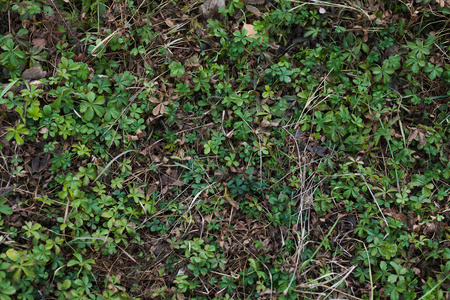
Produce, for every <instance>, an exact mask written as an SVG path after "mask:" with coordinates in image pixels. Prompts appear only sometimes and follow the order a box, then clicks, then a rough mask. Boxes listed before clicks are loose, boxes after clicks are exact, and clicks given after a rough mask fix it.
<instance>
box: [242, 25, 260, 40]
mask: <svg viewBox="0 0 450 300" xmlns="http://www.w3.org/2000/svg"><path fill="white" fill-rule="evenodd" d="M254 27H255V26H253V25H252V24H246V23H244V26H242V29H245V30H247V34H246V36H248V37H250V38H253V39H256V34H257V31H256V30H255V29H254Z"/></svg>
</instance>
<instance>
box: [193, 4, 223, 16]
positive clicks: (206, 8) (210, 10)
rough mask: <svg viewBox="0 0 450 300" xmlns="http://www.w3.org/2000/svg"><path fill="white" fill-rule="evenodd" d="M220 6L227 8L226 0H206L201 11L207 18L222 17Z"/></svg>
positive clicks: (201, 6)
mask: <svg viewBox="0 0 450 300" xmlns="http://www.w3.org/2000/svg"><path fill="white" fill-rule="evenodd" d="M220 8H223V9H225V0H206V1H205V2H204V3H203V4H202V5H200V8H199V11H200V14H202V16H203V17H204V18H205V19H214V18H218V17H220V14H219V9H220Z"/></svg>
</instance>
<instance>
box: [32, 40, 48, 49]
mask: <svg viewBox="0 0 450 300" xmlns="http://www.w3.org/2000/svg"><path fill="white" fill-rule="evenodd" d="M46 45H47V40H46V39H40V38H36V39H33V46H38V47H45V46H46Z"/></svg>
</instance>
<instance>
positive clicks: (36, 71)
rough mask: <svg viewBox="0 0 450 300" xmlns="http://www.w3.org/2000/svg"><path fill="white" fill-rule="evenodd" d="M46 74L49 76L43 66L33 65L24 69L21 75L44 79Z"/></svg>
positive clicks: (24, 77)
mask: <svg viewBox="0 0 450 300" xmlns="http://www.w3.org/2000/svg"><path fill="white" fill-rule="evenodd" d="M45 76H47V72H45V71H44V70H43V69H42V68H41V67H32V68H29V69H26V70H25V71H23V73H22V76H21V77H22V78H23V79H25V80H37V79H42V78H44V77H45Z"/></svg>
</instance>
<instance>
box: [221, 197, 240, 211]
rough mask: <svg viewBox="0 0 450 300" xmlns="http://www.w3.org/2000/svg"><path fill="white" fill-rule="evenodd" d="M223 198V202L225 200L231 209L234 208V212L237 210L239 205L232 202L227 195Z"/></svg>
mask: <svg viewBox="0 0 450 300" xmlns="http://www.w3.org/2000/svg"><path fill="white" fill-rule="evenodd" d="M224 198H225V200H227V202H228V203H229V204H230V205H231V206H232V207H234V208H235V209H236V210H239V204H238V203H237V202H236V201H234V200H233V199H231V198H230V197H228V195H225V196H224Z"/></svg>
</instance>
